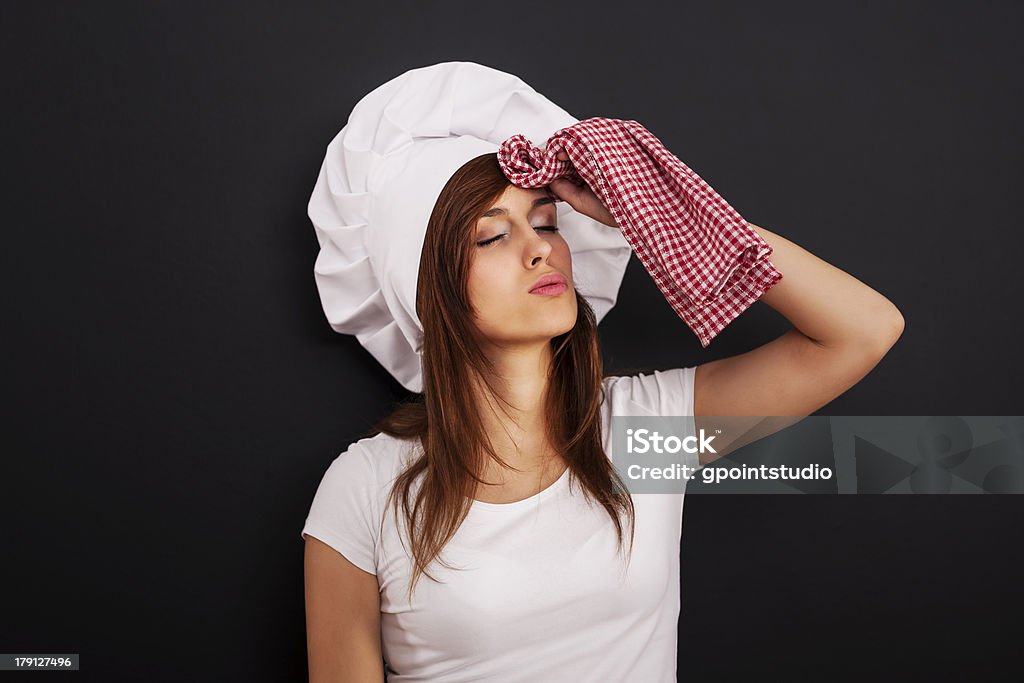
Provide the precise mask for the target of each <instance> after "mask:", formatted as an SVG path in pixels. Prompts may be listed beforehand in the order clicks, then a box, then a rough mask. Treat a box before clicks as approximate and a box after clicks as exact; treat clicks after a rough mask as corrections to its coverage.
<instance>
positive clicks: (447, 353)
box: [374, 153, 635, 596]
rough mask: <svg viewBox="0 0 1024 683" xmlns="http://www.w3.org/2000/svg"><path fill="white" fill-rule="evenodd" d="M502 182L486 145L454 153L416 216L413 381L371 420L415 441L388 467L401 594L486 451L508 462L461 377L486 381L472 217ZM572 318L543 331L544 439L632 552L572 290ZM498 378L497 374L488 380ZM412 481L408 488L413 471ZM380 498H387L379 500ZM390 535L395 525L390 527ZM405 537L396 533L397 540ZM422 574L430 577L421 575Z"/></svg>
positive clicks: (459, 516) (594, 355)
mask: <svg viewBox="0 0 1024 683" xmlns="http://www.w3.org/2000/svg"><path fill="white" fill-rule="evenodd" d="M509 185H510V183H509V181H508V179H507V178H506V177H505V175H504V174H503V173H502V171H501V167H500V166H499V165H498V159H497V156H496V155H495V154H493V153H491V154H484V155H481V156H479V157H477V158H475V159H472V160H471V161H469V162H467V163H466V164H465V165H463V166H462V167H461V168H460V169H459V170H458V171H456V172H455V174H453V175H452V177H451V178H450V179H449V180H448V182H447V184H446V185H445V186H444V189H442V190H441V194H440V195H439V196H438V199H437V202H436V203H435V205H434V210H433V212H432V213H431V215H430V220H429V221H428V223H427V231H426V235H425V237H424V243H423V251H422V254H421V256H420V268H419V276H418V277H419V279H418V281H417V291H416V313H417V314H418V315H419V318H420V321H421V323H422V325H423V356H422V366H423V393H422V394H415V395H414V398H413V399H412V400H411V401H409V402H406V403H403V404H401V405H400V406H399V407H398V408H397V409H396V410H395V411H394V412H393V413H391V414H390V415H388V416H387V417H385V418H384V419H383V420H381V421H380V422H379V423H377V425H376V426H375V428H374V432H375V433H376V432H384V433H386V434H389V435H391V436H394V437H398V438H402V439H418V440H419V444H420V447H421V449H422V453H421V454H420V455H419V457H418V458H416V459H415V460H414V461H413V462H412V463H411V464H410V465H409V467H408V468H407V469H405V470H404V471H403V472H402V473H401V474H400V475H399V476H398V477H397V478H396V479H395V482H394V485H393V487H392V490H391V493H390V494H389V495H388V501H389V504H393V505H394V509H395V514H396V523H397V519H398V516H399V511H401V516H402V517H403V518H404V521H405V523H406V528H407V529H408V535H409V540H410V545H411V555H412V558H413V577H412V581H411V582H410V588H409V590H410V596H411V593H412V590H413V587H414V586H415V585H416V582H417V580H418V579H419V577H420V575H421V574H426V575H427V576H428V577H430V574H429V573H428V572H427V567H428V565H429V564H430V563H431V562H432V561H434V560H435V559H437V560H438V561H439V562H441V563H442V564H444V565H445V566H448V565H447V564H446V563H444V562H443V560H442V559H441V558H440V555H441V551H442V550H443V548H444V546H445V545H446V544H447V543H448V541H449V540H451V538H452V536H453V535H454V534H455V532H456V531H457V530H458V528H459V526H460V525H461V524H462V521H463V520H464V519H465V517H466V515H467V514H468V513H469V509H470V507H471V505H472V500H473V496H474V493H475V489H476V483H477V482H481V483H486V482H483V480H482V479H481V478H480V475H481V473H482V472H483V467H484V465H485V464H486V457H487V456H489V457H490V458H492V459H493V460H494V461H495V462H497V463H498V464H499V465H501V466H502V467H510V465H508V463H506V462H504V461H503V460H502V459H501V458H500V457H499V456H498V454H497V453H495V451H494V449H493V448H492V446H491V444H490V443H489V440H488V439H487V438H486V436H485V434H484V426H483V425H484V423H483V420H482V418H481V414H480V409H479V406H477V404H476V403H475V402H474V401H473V396H472V393H471V392H470V391H468V388H469V387H471V386H479V385H480V384H483V385H484V386H486V387H487V390H489V391H490V392H491V394H492V395H493V396H495V398H496V400H499V401H500V400H501V399H500V395H501V393H500V392H496V391H495V390H494V382H493V381H492V378H494V377H495V376H496V373H495V372H494V367H493V365H492V363H491V361H490V359H489V358H488V357H487V355H486V354H485V353H484V352H483V349H482V345H481V344H480V343H479V341H480V334H479V331H478V329H477V327H476V324H475V323H474V321H473V315H472V308H471V306H470V302H469V294H468V285H467V283H468V279H469V270H470V266H471V264H472V259H473V247H474V236H475V232H476V223H477V221H478V220H479V219H480V217H481V214H483V213H484V212H485V211H486V210H487V209H488V208H490V206H491V204H493V203H494V202H495V201H497V199H498V198H499V197H500V196H501V195H502V193H503V192H504V191H505V189H506V188H507V187H508V186H509ZM575 294H576V302H577V316H576V324H575V326H574V327H573V328H572V329H571V330H569V331H568V332H566V333H565V334H562V335H560V336H558V337H555V338H553V339H552V340H551V350H552V362H551V373H550V375H549V378H548V387H547V395H546V397H545V405H547V406H559V409H558V410H557V411H554V410H548V414H547V415H546V418H547V419H546V422H547V424H548V434H547V436H548V439H549V441H550V443H551V445H552V446H553V447H554V448H556V449H557V451H558V452H559V453H560V454H561V456H562V458H563V459H564V460H565V462H566V463H567V465H568V468H569V470H570V483H571V482H572V481H573V480H575V481H576V482H577V483H578V484H579V485H581V486H582V490H583V491H584V493H585V495H586V496H587V497H588V498H590V500H592V501H594V502H596V503H598V504H600V505H602V506H603V507H604V509H605V510H606V511H607V512H608V515H609V516H610V517H611V520H612V523H613V524H614V525H615V530H616V534H617V536H618V541H619V550H620V551H621V550H622V548H623V537H624V532H625V530H624V525H623V520H622V519H621V518H620V517H621V516H625V517H626V518H627V520H628V526H629V538H630V542H629V551H630V555H631V554H632V546H633V531H634V517H635V515H634V510H633V501H632V498H631V497H630V495H629V494H628V492H627V490H626V487H625V485H624V484H623V482H622V480H621V478H619V476H618V474H617V473H616V471H615V468H614V467H613V466H612V464H611V462H610V460H609V458H608V456H607V455H606V454H605V452H604V449H603V447H602V443H601V415H600V406H601V401H602V400H603V395H602V392H603V387H602V383H601V380H602V377H603V372H602V368H601V356H600V353H599V350H598V344H597V322H596V319H595V317H594V312H593V309H591V307H590V305H589V304H588V303H587V301H586V299H584V298H583V297H582V296H581V295H580V294H579V292H576V293H575ZM497 381H500V380H497ZM421 477H422V486H421V487H420V488H419V490H418V491H417V492H416V493H415V495H414V494H413V485H414V483H415V482H416V481H417V480H418V479H419V478H421ZM385 509H386V506H385ZM400 536H401V534H400ZM403 544H404V540H403ZM430 578H432V579H433V577H430Z"/></svg>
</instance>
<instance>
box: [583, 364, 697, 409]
mask: <svg viewBox="0 0 1024 683" xmlns="http://www.w3.org/2000/svg"><path fill="white" fill-rule="evenodd" d="M696 372H697V366H691V367H685V368H672V369H670V370H654V371H653V372H650V373H641V374H636V375H617V376H609V377H605V378H604V380H603V382H602V386H603V389H604V400H605V403H606V404H608V406H609V407H610V409H611V412H613V413H614V414H616V415H632V414H644V413H648V414H653V415H664V416H670V415H693V396H694V381H695V379H696Z"/></svg>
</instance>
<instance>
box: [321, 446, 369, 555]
mask: <svg viewBox="0 0 1024 683" xmlns="http://www.w3.org/2000/svg"><path fill="white" fill-rule="evenodd" d="M378 491H379V486H378V483H377V476H376V468H375V467H374V462H373V454H372V452H370V451H369V450H368V449H366V448H364V447H362V446H360V445H359V444H358V443H356V444H353V445H352V446H350V447H349V449H348V450H346V451H345V452H344V453H342V454H341V455H339V456H338V457H337V458H335V459H334V461H333V462H332V463H331V464H330V466H329V467H328V468H327V472H326V473H325V474H324V476H323V479H322V480H321V481H320V486H319V487H318V488H317V490H316V495H315V496H314V497H313V503H312V505H311V506H310V509H309V515H308V516H307V517H306V524H305V526H304V527H303V528H302V537H303V538H305V537H306V535H307V534H308V535H310V536H313V537H314V538H317V539H319V540H321V541H323V542H324V543H326V544H327V545H329V546H331V547H332V548H334V549H335V550H337V551H338V552H339V553H341V554H342V555H344V556H345V558H346V559H347V560H348V561H349V562H351V563H352V564H354V565H355V566H357V567H359V568H360V569H362V570H363V571H365V572H369V573H370V574H376V573H377V563H376V559H375V558H376V548H377V542H378V536H379V532H380V508H381V506H380V503H379V500H378Z"/></svg>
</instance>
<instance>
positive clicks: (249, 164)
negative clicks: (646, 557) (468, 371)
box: [0, 2, 1024, 681]
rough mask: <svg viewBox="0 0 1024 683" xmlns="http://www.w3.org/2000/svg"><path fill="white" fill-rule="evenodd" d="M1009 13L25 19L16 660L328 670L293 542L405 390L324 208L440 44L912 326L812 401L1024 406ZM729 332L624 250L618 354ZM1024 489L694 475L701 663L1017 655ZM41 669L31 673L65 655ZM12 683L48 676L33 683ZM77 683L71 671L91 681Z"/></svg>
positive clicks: (861, 664)
mask: <svg viewBox="0 0 1024 683" xmlns="http://www.w3.org/2000/svg"><path fill="white" fill-rule="evenodd" d="M1022 14H1024V5H1021V4H1020V3H1018V2H983V3H951V2H942V3H936V2H884V3H883V2H873V3H865V2H855V3H854V2H850V3H831V2H830V3H818V2H800V3H788V2H787V3H755V2H747V3H719V2H715V3H707V2H700V3H696V2H687V3H674V4H672V5H671V6H670V5H668V4H666V3H644V2H628V3H620V4H612V3H607V4H603V5H602V4H597V3H576V4H574V5H572V6H568V5H562V4H558V5H556V4H549V3H505V4H500V5H493V6H490V5H485V4H482V3H478V2H465V3H446V4H444V5H440V4H433V3H430V4H428V3H414V2H400V3H397V2H393V3H383V2H367V3H351V2H347V3H342V2H331V3H328V2H322V3H316V4H311V3H302V4H298V3H271V2H244V3H243V2H236V3H181V2H175V3H171V2H161V3H127V2H126V3H110V2H107V3H78V2H66V3H51V2H5V3H3V4H2V5H0V54H2V62H0V63H2V67H0V68H2V69H3V85H4V95H5V97H4V99H5V105H4V111H5V118H6V122H5V125H4V126H3V133H2V134H3V152H4V154H3V159H4V163H3V164H2V165H0V169H2V170H0V173H2V181H3V182H2V187H3V203H4V223H5V225H4V237H5V244H4V247H3V249H2V250H0V254H2V256H0V259H2V262H0V263H2V272H3V276H4V292H5V297H4V302H5V306H4V308H5V311H6V312H5V315H4V318H5V320H4V324H3V330H4V332H3V337H4V345H3V348H4V353H3V354H2V357H3V368H2V369H3V377H4V382H3V384H4V387H5V393H7V394H9V397H8V398H9V400H8V401H7V402H6V403H7V405H8V406H9V408H8V410H7V415H6V418H7V419H6V420H5V424H6V426H5V429H4V451H5V453H4V458H3V471H2V472H0V481H2V482H3V495H2V496H0V501H2V509H0V512H2V519H3V525H4V526H3V541H2V543H3V551H2V555H3V558H4V559H3V562H2V564H0V566H2V570H0V571H2V572H3V574H2V578H3V579H4V583H3V585H4V586H5V591H4V595H3V601H2V608H0V651H3V652H22V653H28V652H38V653H43V652H50V653H54V652H58V653H59V652H76V653H80V654H81V667H82V668H81V671H80V672H78V673H77V674H66V675H67V676H76V677H77V678H78V679H80V680H96V681H115V680H139V679H145V680H149V681H164V680H166V681H172V680H186V679H187V680H209V681H223V680H239V681H241V680H245V681H257V680H267V681H271V680H273V681H277V680H301V679H303V678H304V676H305V675H306V669H305V666H306V664H305V631H304V628H305V624H304V610H303V584H302V542H301V540H300V538H299V531H300V529H301V527H302V523H303V520H304V518H305V514H306V512H307V510H308V506H309V503H310V501H311V499H312V496H313V493H314V491H315V488H316V486H317V484H318V483H319V480H320V477H321V476H322V474H323V472H324V471H325V469H326V468H327V466H328V464H329V463H330V461H331V460H332V459H333V458H334V457H335V456H336V455H337V454H338V453H340V452H341V451H342V450H344V448H345V447H346V446H347V444H348V443H350V442H351V441H353V440H354V439H355V438H356V437H357V436H358V435H359V434H360V433H361V432H363V431H364V430H365V429H367V428H368V427H369V426H370V425H371V423H372V422H373V421H375V420H376V419H377V418H378V417H380V416H381V415H382V414H383V413H384V412H385V411H386V410H387V409H388V407H389V405H390V404H391V402H392V401H393V400H395V399H398V398H400V397H401V396H402V395H403V392H402V390H401V388H400V387H399V385H398V384H397V383H395V382H394V381H392V380H391V379H390V377H389V376H388V375H387V374H386V373H385V371H384V370H382V369H381V368H379V367H378V366H377V365H376V364H375V363H374V362H373V360H372V359H371V358H370V356H369V355H368V354H367V353H365V352H364V351H363V350H362V349H361V347H360V346H359V345H358V343H357V342H356V341H355V340H354V339H353V338H348V337H342V336H340V335H337V334H335V333H333V332H332V331H331V330H330V329H329V328H328V326H327V323H326V321H325V319H324V317H323V314H322V312H321V310H320V304H319V300H318V297H317V293H316V289H315V286H314V282H313V276H312V267H313V261H314V258H315V256H316V253H317V244H316V239H315V236H314V233H313V229H312V226H311V225H310V223H309V221H308V218H307V217H306V214H305V208H306V202H307V200H308V197H309V193H310V191H311V190H312V187H313V183H314V181H315V178H316V175H317V172H318V169H319V166H320V162H321V160H322V157H323V153H324V151H325V147H326V145H327V143H328V142H329V141H330V139H331V138H332V137H333V136H334V135H335V133H336V132H337V131H338V130H339V129H340V128H341V126H342V125H343V124H344V123H345V120H346V117H347V115H348V113H349V111H350V110H351V108H352V106H353V105H354V104H355V102H356V101H357V100H358V99H359V98H360V97H361V96H362V95H364V94H365V93H366V92H368V91H369V90H371V89H372V88H374V87H376V86H377V85H380V84H381V83H383V82H384V81H386V80H388V79H390V78H392V77H394V76H397V75H398V74H400V73H401V72H403V71H405V70H407V69H409V68H413V67H417V66H425V65H427V64H432V63H435V62H439V61H446V60H470V61H478V62H481V63H484V64H488V65H490V66H493V67H496V68H499V69H503V70H506V71H511V72H513V73H515V74H517V75H519V76H520V77H522V78H523V79H524V80H526V81H527V82H528V83H530V84H531V85H533V86H534V87H535V88H537V89H538V90H539V91H540V92H542V93H544V94H546V95H548V96H549V97H551V98H552V99H553V100H555V101H556V102H558V103H559V104H560V105H562V106H563V107H565V108H566V109H567V110H568V111H570V112H571V113H573V114H574V115H575V116H577V117H579V118H586V117H588V116H611V117H618V118H632V119H636V120H639V121H641V122H642V123H643V124H644V125H646V126H647V127H648V128H649V129H650V130H651V131H652V132H654V133H655V134H656V135H657V136H659V137H660V138H661V140H662V141H663V142H664V143H665V144H666V146H667V147H668V148H669V149H670V150H672V151H673V152H674V153H675V154H676V155H677V156H679V157H680V158H681V159H683V160H684V161H685V162H686V163H687V164H688V165H689V166H690V167H691V168H693V169H694V170H695V171H697V172H698V173H699V174H700V175H701V176H702V177H703V178H704V179H705V180H707V181H708V182H709V183H710V184H711V185H712V186H713V187H715V189H716V190H718V192H719V193H720V194H722V196H723V197H725V198H726V199H727V200H728V201H729V202H730V203H731V204H732V205H733V206H734V207H735V208H736V209H737V210H738V211H739V212H740V213H741V214H742V215H743V216H744V217H745V218H746V219H748V220H750V221H751V222H754V223H756V224H758V225H762V226H764V227H767V228H768V229H770V230H773V231H775V232H777V233H779V234H782V235H784V236H786V237H788V238H789V239H791V240H793V241H795V242H796V243H798V244H800V245H802V246H803V247H805V248H806V249H808V250H810V251H811V252H813V253H814V254H816V255H818V256H820V257H821V258H823V259H825V260H826V261H829V262H830V263H832V264H834V265H836V266H838V267H840V268H842V269H844V270H845V271H847V272H849V273H850V274H852V275H853V276H855V277H857V278H859V279H861V280H863V281H864V282H866V283H868V284H869V285H870V286H872V287H874V288H876V289H877V290H879V291H880V292H882V293H883V294H885V295H886V296H887V297H889V298H890V299H891V300H892V301H894V302H895V303H896V304H897V306H899V308H900V309H901V310H902V311H903V314H904V316H905V318H906V332H905V333H904V335H903V338H902V339H901V340H900V341H899V343H898V344H897V345H896V347H895V348H894V349H893V350H892V351H891V352H890V353H889V355H888V356H887V357H886V358H885V359H884V360H883V361H882V363H881V364H880V365H879V366H878V367H877V368H876V369H875V370H874V371H873V372H872V373H871V374H870V375H869V376H868V377H867V378H866V379H864V380H863V381H862V382H861V383H860V384H858V385H857V386H856V387H855V388H853V389H852V390H851V391H849V392H848V393H847V394H846V395H844V396H842V397H840V398H839V399H837V400H836V401H834V402H833V403H832V404H830V405H829V406H826V407H825V408H824V409H823V411H821V412H822V414H834V415H857V414H864V415H907V414H919V415H943V414H948V415H989V414H991V415H996V414H999V415H1020V414H1022V413H1024V404H1022V400H1021V398H1020V395H1019V388H1020V384H1021V379H1022V374H1024V373H1022V371H1021V362H1020V356H1019V346H1020V337H1021V324H1020V317H1019V311H1020V303H1019V299H1020V294H1021V289H1022V288H1021V285H1020V279H1019V267H1018V265H1017V264H1018V260H1019V258H1020V255H1021V247H1022V246H1024V245H1022V242H1024V240H1022V238H1021V233H1020V230H1021V229H1020V220H1019V217H1018V215H1017V213H1016V204H1017V198H1018V197H1019V191H1018V189H1019V187H1020V184H1021V180H1022V173H1021V156H1022V155H1021V152H1022V137H1021V127H1020V109H1021V99H1022V98H1021V94H1022V85H1021V79H1020V76H1019V65H1020V64H1021V63H1022V60H1021V57H1022V54H1021V52H1022V50H1021V47H1020V31H1021V28H1022ZM787 327H788V324H787V323H786V321H785V320H784V319H783V318H782V317H781V316H779V315H778V314H777V313H775V312H774V311H773V310H771V309H769V308H768V307H767V306H765V305H764V304H762V303H758V304H755V306H754V307H753V308H752V309H750V310H749V311H748V312H747V313H745V314H744V315H743V316H742V317H741V318H740V319H738V320H737V321H736V322H735V323H734V324H732V325H731V326H730V327H729V328H728V329H727V330H725V332H723V333H722V334H721V335H720V337H718V338H717V339H716V340H715V341H714V342H713V344H712V345H711V346H710V347H709V348H708V349H701V348H700V345H699V343H698V342H697V339H696V337H695V336H694V335H693V333H692V332H690V330H689V329H688V328H687V327H686V326H685V325H684V324H683V323H682V321H680V320H679V319H678V318H676V317H675V315H674V314H673V313H672V311H671V309H670V308H669V307H668V305H667V304H666V303H665V302H664V301H663V300H662V299H661V297H660V294H659V293H658V291H657V289H656V288H655V286H654V285H653V284H652V282H651V281H650V279H649V277H648V276H647V274H646V273H645V271H644V270H643V268H642V267H640V266H639V264H638V263H637V262H636V261H635V260H634V262H633V263H632V265H631V266H630V269H629V271H628V273H627V276H626V282H625V284H624V286H623V289H622V293H621V298H620V303H619V305H618V306H617V307H616V308H615V309H614V310H613V311H612V312H611V313H610V314H609V315H608V317H607V318H606V320H605V322H604V323H603V324H602V326H601V334H602V342H603V345H604V352H605V356H606V360H607V369H608V370H609V371H615V370H622V369H636V368H645V369H653V368H668V367H679V366H686V365H695V364H699V363H703V362H707V361H709V360H712V359H715V358H719V357H723V356H730V355H733V354H736V353H740V352H742V351H745V350H748V349H750V348H753V347H755V346H758V345H760V344H762V343H765V342H767V341H769V340H771V339H773V338H774V337H776V336H778V335H779V334H781V333H782V332H783V331H785V330H786V329H787ZM1021 510H1022V507H1021V498H1020V497H1016V496H1006V497H995V496H960V497H958V496H938V497H928V496H892V497H859V496H858V497H854V496H846V497H827V496H774V497H773V496H761V497H756V496H695V497H693V498H692V499H690V500H689V501H688V502H687V507H686V513H685V528H684V538H685V539H686V540H685V543H684V544H683V550H682V561H683V565H682V573H683V606H682V621H681V625H680V635H681V638H680V648H679V657H680V663H681V664H680V669H679V670H680V680H688V679H689V677H691V676H698V677H700V678H701V679H702V680H730V679H736V678H739V677H744V678H745V677H750V676H754V675H768V676H770V677H772V678H778V677H783V676H784V677H785V678H787V679H790V680H799V679H807V680H826V679H840V678H849V679H859V678H864V677H871V678H876V677H885V678H895V674H893V673H892V672H893V667H896V668H897V669H898V670H899V671H900V673H899V677H900V678H907V677H909V678H922V679H928V680H935V679H936V678H946V677H957V676H959V674H960V673H962V672H964V671H966V670H970V671H971V672H972V675H976V674H977V673H978V672H986V673H987V672H992V671H994V669H993V668H992V667H993V666H995V665H997V664H998V663H999V662H1004V663H1005V662H1009V661H1011V657H1013V658H1014V659H1016V657H1017V655H1018V653H1019V640H1018V636H1019V629H1017V628H1015V626H1016V624H1017V623H1018V621H1019V614H1020V612H1021V609H1022V608H1024V597H1022V587H1021V578H1020V577H1021V575H1022V571H1024V560H1022V556H1021V550H1020V523H1021V521H1022V515H1021ZM49 675H52V674H42V676H44V677H45V676H49ZM19 680H20V679H19ZM62 680H63V679H62Z"/></svg>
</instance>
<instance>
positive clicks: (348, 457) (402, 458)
mask: <svg viewBox="0 0 1024 683" xmlns="http://www.w3.org/2000/svg"><path fill="white" fill-rule="evenodd" d="M418 444H419V442H418V441H413V440H407V439H399V438H397V437H393V436H390V435H388V434H384V433H383V432H382V433H380V434H376V435H374V436H371V437H367V438H364V439H360V440H358V441H355V442H353V443H351V444H349V446H348V448H346V449H345V450H344V451H342V452H341V454H340V455H338V456H337V457H336V458H335V459H334V460H333V461H332V462H331V464H330V466H329V467H328V468H327V472H326V473H325V474H324V480H325V481H328V480H331V481H336V482H337V483H341V484H343V485H345V486H352V485H355V484H358V485H363V486H367V487H372V488H377V487H381V488H383V487H387V486H390V484H391V483H392V482H393V481H394V479H395V477H397V476H398V474H399V473H400V472H401V471H402V469H404V468H405V466H406V465H407V464H408V463H409V461H410V459H411V457H412V456H413V452H414V450H415V448H416V446H418Z"/></svg>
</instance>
